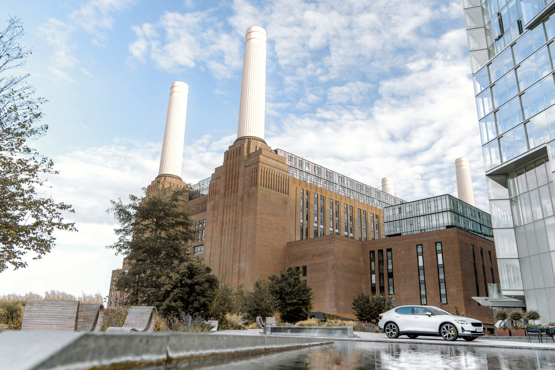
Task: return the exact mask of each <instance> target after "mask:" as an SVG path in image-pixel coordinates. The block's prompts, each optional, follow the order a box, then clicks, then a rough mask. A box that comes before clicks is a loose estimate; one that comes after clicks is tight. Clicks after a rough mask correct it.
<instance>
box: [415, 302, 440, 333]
mask: <svg viewBox="0 0 555 370" xmlns="http://www.w3.org/2000/svg"><path fill="white" fill-rule="evenodd" d="M413 312H414V315H413V319H414V324H413V326H414V330H415V331H417V332H419V333H431V332H436V331H437V328H436V320H435V316H434V315H433V314H432V311H430V310H428V309H427V308H426V307H422V306H416V307H414V308H413Z"/></svg>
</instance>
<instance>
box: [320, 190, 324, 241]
mask: <svg viewBox="0 0 555 370" xmlns="http://www.w3.org/2000/svg"><path fill="white" fill-rule="evenodd" d="M320 236H324V196H323V195H320Z"/></svg>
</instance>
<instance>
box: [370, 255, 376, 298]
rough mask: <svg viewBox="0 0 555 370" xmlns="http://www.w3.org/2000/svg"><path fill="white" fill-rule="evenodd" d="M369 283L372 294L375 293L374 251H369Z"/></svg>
mask: <svg viewBox="0 0 555 370" xmlns="http://www.w3.org/2000/svg"><path fill="white" fill-rule="evenodd" d="M370 285H371V291H372V294H376V252H374V251H370Z"/></svg>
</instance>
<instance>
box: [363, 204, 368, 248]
mask: <svg viewBox="0 0 555 370" xmlns="http://www.w3.org/2000/svg"><path fill="white" fill-rule="evenodd" d="M362 238H363V240H364V241H366V240H368V235H367V234H366V211H362Z"/></svg>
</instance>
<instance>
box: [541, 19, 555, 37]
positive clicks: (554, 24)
mask: <svg viewBox="0 0 555 370" xmlns="http://www.w3.org/2000/svg"><path fill="white" fill-rule="evenodd" d="M544 24H545V31H546V32H547V39H548V40H551V39H552V38H553V37H555V16H553V15H551V17H549V18H548V19H547V20H546V21H545V22H544Z"/></svg>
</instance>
